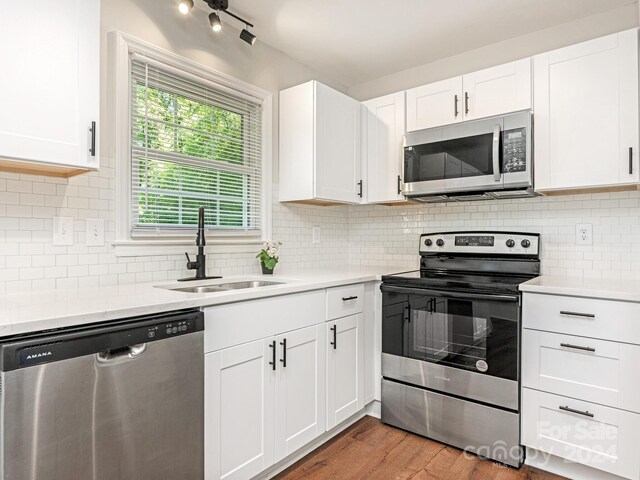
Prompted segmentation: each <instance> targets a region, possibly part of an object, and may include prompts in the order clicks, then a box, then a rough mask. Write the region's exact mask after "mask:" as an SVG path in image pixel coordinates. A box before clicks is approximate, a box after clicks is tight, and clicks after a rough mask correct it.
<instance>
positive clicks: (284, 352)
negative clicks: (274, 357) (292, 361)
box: [280, 338, 287, 367]
mask: <svg viewBox="0 0 640 480" xmlns="http://www.w3.org/2000/svg"><path fill="white" fill-rule="evenodd" d="M280 345H282V359H281V360H280V362H281V363H282V366H283V367H286V366H287V339H286V338H283V339H282V341H281V342H280Z"/></svg>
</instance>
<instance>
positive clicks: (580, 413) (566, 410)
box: [558, 405, 593, 418]
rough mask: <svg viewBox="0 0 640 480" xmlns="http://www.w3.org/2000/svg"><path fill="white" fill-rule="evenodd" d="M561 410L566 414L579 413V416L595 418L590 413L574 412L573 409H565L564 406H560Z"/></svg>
mask: <svg viewBox="0 0 640 480" xmlns="http://www.w3.org/2000/svg"><path fill="white" fill-rule="evenodd" d="M558 408H559V409H560V410H564V411H565V412H569V413H577V414H578V415H584V416H585V417H591V418H593V413H591V412H588V411H586V410H585V411H584V412H583V411H582V410H574V409H573V408H569V407H566V406H565V407H563V406H562V405H560V406H559V407H558Z"/></svg>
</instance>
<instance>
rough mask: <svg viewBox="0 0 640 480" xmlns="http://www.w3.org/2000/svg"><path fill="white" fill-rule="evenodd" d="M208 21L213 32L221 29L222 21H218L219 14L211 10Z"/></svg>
mask: <svg viewBox="0 0 640 480" xmlns="http://www.w3.org/2000/svg"><path fill="white" fill-rule="evenodd" d="M209 23H210V24H211V28H212V29H213V31H214V32H219V31H220V30H222V23H220V16H219V15H218V13H217V12H211V13H210V14H209Z"/></svg>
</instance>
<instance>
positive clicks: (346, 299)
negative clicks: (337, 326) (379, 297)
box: [342, 295, 358, 302]
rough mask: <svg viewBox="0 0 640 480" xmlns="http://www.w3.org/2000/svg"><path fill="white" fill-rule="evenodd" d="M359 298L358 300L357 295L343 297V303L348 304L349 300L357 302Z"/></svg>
mask: <svg viewBox="0 0 640 480" xmlns="http://www.w3.org/2000/svg"><path fill="white" fill-rule="evenodd" d="M357 298H358V296H357V295H356V296H355V297H342V301H343V302H348V301H349V300H355V299H357Z"/></svg>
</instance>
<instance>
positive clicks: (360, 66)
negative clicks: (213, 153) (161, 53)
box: [199, 0, 637, 87]
mask: <svg viewBox="0 0 640 480" xmlns="http://www.w3.org/2000/svg"><path fill="white" fill-rule="evenodd" d="M636 2H637V0H446V1H443V0H386V1H382V0H229V11H231V12H233V13H236V14H238V15H240V16H241V17H244V18H245V19H247V20H248V21H250V22H251V23H253V24H255V25H256V28H255V29H254V30H253V31H254V33H256V34H257V35H258V41H261V42H265V43H267V44H268V45H270V46H272V47H274V48H276V49H278V50H280V51H282V52H283V53H285V54H286V55H288V56H290V57H292V58H294V59H295V60H297V61H299V62H301V63H304V64H306V65H308V66H310V67H312V68H314V69H316V70H317V71H319V72H321V73H324V74H326V75H329V76H331V77H332V78H334V79H336V80H337V81H339V82H341V83H342V84H343V85H345V86H347V87H351V86H353V85H357V84H360V83H363V82H366V81H369V80H373V79H376V78H379V77H382V76H384V75H388V74H390V73H393V72H397V71H401V70H404V69H407V68H411V67H415V66H418V65H423V64H426V63H429V62H432V61H434V60H437V59H440V58H445V57H448V56H451V55H455V54H458V53H462V52H465V51H469V50H472V49H474V48H478V47H481V46H484V45H489V44H491V43H495V42H499V41H502V40H507V39H509V38H514V37H517V36H520V35H524V34H527V33H531V32H534V31H537V30H542V29H544V28H547V27H551V26H554V25H558V24H561V23H565V22H568V21H571V20H574V19H577V18H581V17H585V16H588V15H592V14H595V13H600V12H604V11H607V10H612V9H615V8H618V7H620V6H623V5H628V4H633V3H636ZM203 5H204V4H203ZM199 6H200V5H199ZM204 7H205V8H207V7H206V5H204ZM225 18H226V19H227V20H229V21H231V20H230V19H229V17H226V16H223V21H225Z"/></svg>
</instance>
